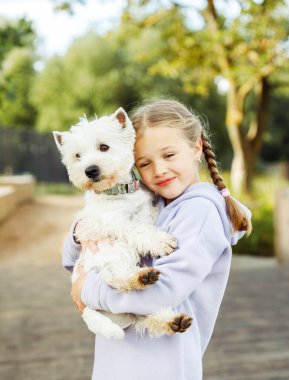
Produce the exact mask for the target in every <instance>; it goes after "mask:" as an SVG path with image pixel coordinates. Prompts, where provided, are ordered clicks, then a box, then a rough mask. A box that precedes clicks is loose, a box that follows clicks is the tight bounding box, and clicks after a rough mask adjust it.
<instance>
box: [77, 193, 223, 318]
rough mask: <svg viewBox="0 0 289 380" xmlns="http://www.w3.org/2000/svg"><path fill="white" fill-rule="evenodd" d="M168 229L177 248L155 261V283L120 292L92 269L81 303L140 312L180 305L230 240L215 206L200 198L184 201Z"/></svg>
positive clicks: (103, 308)
mask: <svg viewBox="0 0 289 380" xmlns="http://www.w3.org/2000/svg"><path fill="white" fill-rule="evenodd" d="M168 232H169V233H171V234H172V235H173V236H175V237H176V238H177V241H178V245H179V248H178V249H177V250H176V251H175V252H173V253H172V254H171V255H169V256H166V257H162V258H159V259H157V260H156V261H155V265H154V267H155V268H157V269H159V271H160V272H161V275H160V278H159V281H158V282H157V283H156V284H154V285H152V286H150V287H148V288H147V289H144V290H136V291H132V292H129V293H120V292H119V291H117V290H115V289H113V288H111V287H110V286H108V285H107V284H106V283H105V281H104V280H103V278H102V276H101V273H95V272H93V271H91V272H90V273H88V275H87V277H86V279H85V281H84V284H83V288H82V293H81V298H82V301H83V303H84V304H86V305H88V306H89V307H91V308H92V309H102V310H107V311H110V312H112V313H114V314H117V313H134V314H139V315H146V314H151V313H153V312H156V311H158V310H160V309H163V308H167V307H176V306H178V305H179V304H181V303H182V302H183V300H185V299H186V298H187V297H188V296H189V294H191V293H192V292H193V291H194V290H195V289H196V288H197V287H198V285H199V284H200V283H201V282H202V281H203V279H204V278H205V277H206V276H207V275H208V274H209V273H210V271H211V269H212V267H213V265H214V264H215V262H216V261H217V260H218V258H219V257H220V255H221V254H222V253H223V252H224V250H225V249H226V248H227V247H228V246H229V242H228V240H227V238H226V237H225V234H224V227H223V224H222V221H221V218H220V215H219V213H218V211H217V209H216V207H215V206H214V205H213V203H212V202H210V201H208V200H205V199H201V198H197V200H191V201H190V202H185V204H184V205H183V207H182V208H180V210H179V212H178V214H177V215H176V216H175V217H174V219H173V221H172V222H171V225H170V228H169V231H168Z"/></svg>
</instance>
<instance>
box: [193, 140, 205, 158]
mask: <svg viewBox="0 0 289 380" xmlns="http://www.w3.org/2000/svg"><path fill="white" fill-rule="evenodd" d="M193 149H194V156H195V160H196V161H200V159H201V155H202V153H203V142H202V139H201V138H199V140H198V141H197V143H196V145H195V146H194V148H193Z"/></svg>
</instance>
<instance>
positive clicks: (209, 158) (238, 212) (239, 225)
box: [201, 131, 252, 234]
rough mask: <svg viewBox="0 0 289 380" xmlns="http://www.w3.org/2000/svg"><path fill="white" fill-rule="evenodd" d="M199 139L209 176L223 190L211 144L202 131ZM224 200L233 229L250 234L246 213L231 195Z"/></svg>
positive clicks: (249, 222) (250, 228)
mask: <svg viewBox="0 0 289 380" xmlns="http://www.w3.org/2000/svg"><path fill="white" fill-rule="evenodd" d="M201 139H202V144H203V153H204V156H205V160H206V162H207V165H208V169H209V172H210V176H211V178H212V180H213V182H214V184H215V185H216V186H217V188H218V189H219V190H223V189H225V188H226V185H225V182H224V180H223V177H222V176H221V175H220V173H219V170H218V166H217V162H216V156H215V154H214V152H213V151H212V146H211V144H210V142H209V139H208V137H207V136H206V135H205V132H204V131H203V132H202V134H201ZM225 201H226V206H227V212H228V215H229V218H230V220H231V223H232V226H233V230H234V231H246V232H247V234H250V232H251V230H252V225H251V221H250V219H249V218H248V217H247V215H245V213H244V212H243V210H242V209H241V207H240V206H239V205H238V203H237V202H236V201H235V200H234V199H233V198H232V197H231V196H226V197H225Z"/></svg>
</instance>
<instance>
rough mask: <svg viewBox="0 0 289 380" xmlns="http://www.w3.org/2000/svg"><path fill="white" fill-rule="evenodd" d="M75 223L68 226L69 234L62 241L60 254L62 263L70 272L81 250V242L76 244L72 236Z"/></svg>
mask: <svg viewBox="0 0 289 380" xmlns="http://www.w3.org/2000/svg"><path fill="white" fill-rule="evenodd" d="M76 223H77V222H75V223H73V225H72V226H71V228H70V231H69V234H68V236H67V238H66V240H65V242H64V248H63V254H62V265H63V266H64V267H65V268H66V269H67V270H69V271H70V272H72V270H73V267H74V263H75V261H76V260H77V259H78V257H79V254H80V251H81V244H77V243H76V242H75V240H74V238H73V233H74V229H75V227H76Z"/></svg>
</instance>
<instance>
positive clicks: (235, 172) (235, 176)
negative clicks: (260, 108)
mask: <svg viewBox="0 0 289 380" xmlns="http://www.w3.org/2000/svg"><path fill="white" fill-rule="evenodd" d="M243 120H244V99H243V97H241V96H239V95H238V92H237V89H236V88H235V86H234V85H232V84H231V86H230V89H229V92H228V97H227V114H226V126H227V130H228V134H229V138H230V141H231V144H232V148H233V161H232V166H231V186H232V190H233V192H234V194H240V193H249V192H250V189H249V183H250V180H249V178H248V170H247V168H248V164H249V163H248V162H247V161H248V157H247V152H248V144H247V141H246V138H245V135H244V132H243V130H242V125H243Z"/></svg>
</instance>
